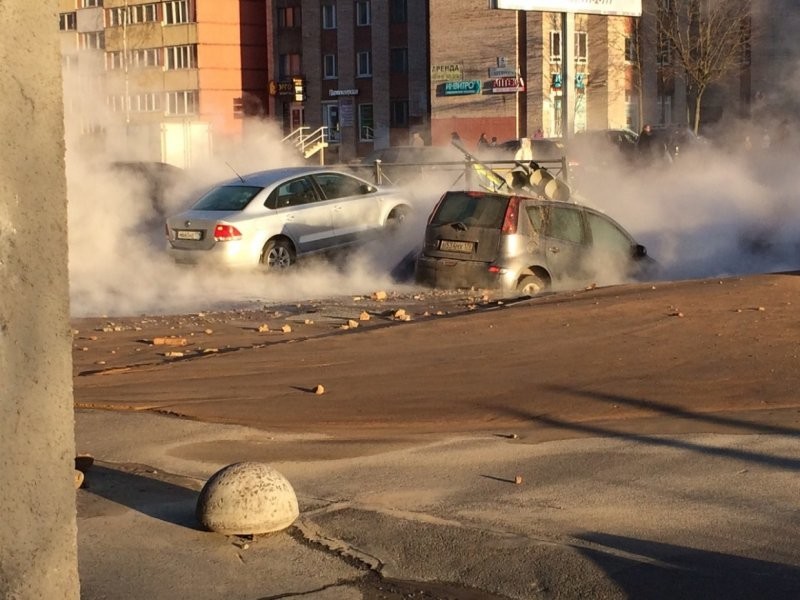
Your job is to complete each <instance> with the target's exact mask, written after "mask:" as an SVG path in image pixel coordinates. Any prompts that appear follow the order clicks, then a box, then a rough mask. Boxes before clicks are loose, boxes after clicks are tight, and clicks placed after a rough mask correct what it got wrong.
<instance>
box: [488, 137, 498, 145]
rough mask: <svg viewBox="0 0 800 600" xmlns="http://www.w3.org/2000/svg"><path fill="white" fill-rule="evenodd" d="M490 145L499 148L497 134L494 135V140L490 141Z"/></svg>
mask: <svg viewBox="0 0 800 600" xmlns="http://www.w3.org/2000/svg"><path fill="white" fill-rule="evenodd" d="M489 147H491V148H497V136H496V135H493V136H492V141H491V142H489Z"/></svg>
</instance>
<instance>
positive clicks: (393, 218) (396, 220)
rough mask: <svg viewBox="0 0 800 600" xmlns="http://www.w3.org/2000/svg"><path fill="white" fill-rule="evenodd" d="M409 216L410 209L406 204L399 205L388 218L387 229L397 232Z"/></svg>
mask: <svg viewBox="0 0 800 600" xmlns="http://www.w3.org/2000/svg"><path fill="white" fill-rule="evenodd" d="M407 216H408V209H407V208H405V207H404V206H398V207H396V208H393V209H392V212H390V213H389V216H388V217H387V218H386V229H388V230H389V232H390V233H396V232H397V231H399V230H400V228H401V227H402V226H403V223H405V221H406V217H407Z"/></svg>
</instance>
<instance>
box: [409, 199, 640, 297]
mask: <svg viewBox="0 0 800 600" xmlns="http://www.w3.org/2000/svg"><path fill="white" fill-rule="evenodd" d="M654 266H655V261H653V260H652V259H650V258H649V257H648V256H647V251H646V249H645V247H644V246H642V245H641V244H638V243H637V242H636V241H635V240H634V239H633V237H632V236H631V235H630V234H629V233H628V232H626V231H625V230H624V229H623V228H622V226H620V225H619V223H617V222H616V221H614V220H613V219H611V218H610V217H608V216H607V215H605V214H603V213H602V212H600V211H597V210H594V209H592V208H589V207H586V206H582V205H579V204H573V203H571V202H560V201H550V200H543V199H538V198H530V197H524V196H513V195H506V194H500V193H492V192H483V191H448V192H446V193H445V194H444V196H442V198H441V200H440V201H439V203H438V204H437V205H436V208H434V210H433V213H432V214H431V216H430V219H429V221H428V226H427V228H426V230H425V242H424V246H423V248H422V252H421V253H420V255H419V257H418V258H417V263H416V273H415V274H416V280H417V282H418V283H421V284H424V285H429V286H432V287H437V288H463V287H483V288H491V289H499V290H501V291H502V292H503V293H510V294H521V295H535V294H537V293H539V292H541V291H544V290H546V289H547V288H549V287H551V286H552V285H553V284H554V283H557V282H563V283H565V284H567V285H568V284H569V283H573V284H578V283H580V284H583V283H586V282H596V278H598V277H600V278H602V279H604V280H609V279H610V280H616V281H620V280H625V279H636V278H646V277H650V276H652V275H653V274H654ZM609 282H611V281H609Z"/></svg>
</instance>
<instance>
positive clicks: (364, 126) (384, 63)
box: [267, 0, 429, 161]
mask: <svg viewBox="0 0 800 600" xmlns="http://www.w3.org/2000/svg"><path fill="white" fill-rule="evenodd" d="M427 5H428V2H427V0H384V1H380V2H379V1H370V0H322V1H319V0H268V2H267V6H268V10H267V13H268V19H269V21H270V23H269V26H268V40H267V46H268V48H269V50H268V52H269V55H270V56H269V69H270V72H271V73H272V74H273V77H272V80H271V82H270V101H269V107H270V109H269V113H270V115H272V116H273V117H274V118H276V119H278V120H280V121H281V123H282V124H283V128H284V131H285V132H287V133H289V132H291V131H293V130H295V129H296V128H297V127H299V126H307V127H309V128H310V129H316V128H318V127H325V128H326V129H327V132H328V137H329V143H330V146H329V151H328V152H329V156H330V159H331V160H333V161H336V160H338V161H348V160H350V159H353V158H355V157H357V156H363V155H365V154H368V153H369V152H370V151H372V149H373V148H375V147H383V146H388V145H398V144H405V143H408V140H409V138H410V132H411V130H412V129H414V128H422V129H427V119H428V114H429V106H428V94H427V87H428V75H427V69H428V28H427V19H428V15H427V9H428V8H427Z"/></svg>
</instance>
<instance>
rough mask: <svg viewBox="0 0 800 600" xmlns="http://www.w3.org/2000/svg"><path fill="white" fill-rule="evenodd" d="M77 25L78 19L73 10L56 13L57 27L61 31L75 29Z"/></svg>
mask: <svg viewBox="0 0 800 600" xmlns="http://www.w3.org/2000/svg"><path fill="white" fill-rule="evenodd" d="M77 27H78V19H77V18H76V16H75V13H74V12H68V13H61V14H59V15H58V28H59V29H60V30H61V31H75V29H76V28H77Z"/></svg>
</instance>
